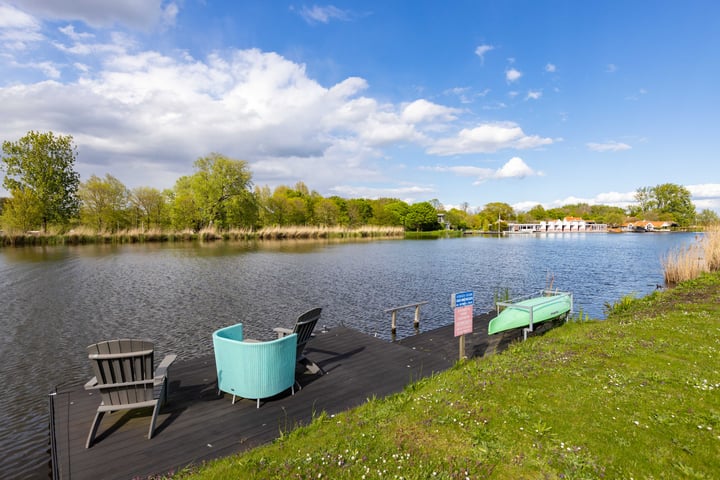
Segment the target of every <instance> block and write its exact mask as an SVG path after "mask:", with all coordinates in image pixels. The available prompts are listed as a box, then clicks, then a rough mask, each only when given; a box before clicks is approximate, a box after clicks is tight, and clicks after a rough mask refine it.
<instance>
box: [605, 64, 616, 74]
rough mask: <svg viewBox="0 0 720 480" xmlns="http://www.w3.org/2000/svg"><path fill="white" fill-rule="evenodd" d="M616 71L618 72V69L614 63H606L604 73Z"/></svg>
mask: <svg viewBox="0 0 720 480" xmlns="http://www.w3.org/2000/svg"><path fill="white" fill-rule="evenodd" d="M617 70H618V67H617V65H615V64H614V63H608V64H607V66H606V67H605V71H606V72H607V73H615V72H617Z"/></svg>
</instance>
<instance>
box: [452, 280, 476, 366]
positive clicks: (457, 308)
mask: <svg viewBox="0 0 720 480" xmlns="http://www.w3.org/2000/svg"><path fill="white" fill-rule="evenodd" d="M474 304H475V298H474V294H473V292H460V293H453V294H452V296H451V297H450V305H451V306H452V308H453V309H454V314H455V336H456V337H460V360H462V359H464V358H465V334H466V333H472V331H473V305H474Z"/></svg>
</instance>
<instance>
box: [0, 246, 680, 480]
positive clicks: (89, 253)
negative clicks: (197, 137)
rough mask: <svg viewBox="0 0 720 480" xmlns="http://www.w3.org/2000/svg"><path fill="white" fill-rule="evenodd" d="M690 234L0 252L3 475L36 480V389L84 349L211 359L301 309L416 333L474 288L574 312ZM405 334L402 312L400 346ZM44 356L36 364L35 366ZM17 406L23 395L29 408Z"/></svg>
mask: <svg viewBox="0 0 720 480" xmlns="http://www.w3.org/2000/svg"><path fill="white" fill-rule="evenodd" d="M692 238H693V237H692V235H683V234H673V235H650V234H648V235H602V234H600V235H598V234H596V235H592V234H588V235H582V234H577V235H548V236H544V237H535V236H515V237H509V238H506V237H501V238H481V237H472V238H452V239H439V240H432V241H402V240H392V239H388V240H381V241H377V240H367V241H357V239H353V240H351V241H347V240H321V241H317V240H288V241H281V242H278V241H247V242H204V243H175V244H152V243H151V244H129V245H89V246H67V247H26V248H5V249H0V306H1V307H0V308H2V315H1V316H0V328H1V329H2V331H3V335H2V336H0V354H1V355H2V359H3V361H2V362H0V378H3V379H4V380H5V382H6V385H5V392H6V393H5V394H4V395H3V396H2V397H0V412H1V413H0V415H2V416H0V451H3V452H5V455H4V456H3V457H2V458H0V471H1V472H5V473H7V472H10V476H12V477H20V478H22V477H27V478H33V477H36V476H37V475H38V472H42V474H43V475H45V474H46V473H47V466H46V463H47V452H46V448H47V447H46V443H47V438H48V437H47V435H48V433H47V400H46V397H45V395H46V393H47V392H50V391H51V390H52V389H53V387H54V386H55V385H58V384H69V383H73V384H78V383H82V382H84V381H85V380H87V378H89V376H90V369H89V365H88V364H87V359H86V358H85V356H84V354H83V352H84V348H85V346H86V345H89V344H91V343H94V342H97V341H99V340H103V339H108V338H115V337H145V338H150V339H152V340H154V341H155V342H156V344H157V346H158V356H162V355H164V354H165V353H168V352H174V353H177V354H178V355H179V357H180V358H181V359H187V358H192V357H195V356H201V355H207V354H211V352H212V341H211V333H212V331H213V330H215V329H217V328H220V327H223V326H226V325H230V324H233V323H236V322H242V323H244V324H245V328H246V332H247V335H248V336H252V337H255V338H259V339H269V338H272V327H275V326H285V327H289V326H292V324H293V322H294V319H295V317H296V316H297V315H298V314H299V313H301V312H303V311H305V310H308V309H309V308H312V307H315V306H321V307H323V316H322V319H321V323H322V324H325V325H327V326H329V327H333V326H337V325H347V326H350V327H353V328H356V329H358V330H361V331H363V332H366V333H368V334H372V335H377V336H379V337H382V338H386V339H389V338H390V316H389V314H385V313H384V310H385V309H387V308H390V307H395V306H399V305H405V304H408V303H413V302H419V301H428V302H429V304H428V305H425V306H423V307H422V308H421V317H422V320H421V330H427V329H430V328H434V327H436V326H441V325H445V324H448V323H450V322H451V321H452V310H451V309H450V294H451V293H453V292H459V291H466V290H470V289H471V290H473V291H474V292H475V301H476V307H475V309H476V312H479V311H486V310H490V309H491V308H492V304H493V297H494V296H495V295H496V294H497V293H498V292H504V291H505V290H507V291H509V293H510V294H519V293H525V292H528V291H533V290H539V289H540V288H543V287H545V286H546V285H547V282H548V278H553V279H554V284H553V286H554V287H555V288H558V289H560V290H567V291H572V292H573V293H574V297H575V302H576V308H581V309H582V310H583V311H585V312H586V313H589V314H590V315H591V316H594V317H602V315H603V312H602V308H603V304H604V303H606V302H613V301H615V300H617V299H619V298H620V297H622V296H623V295H625V294H628V293H636V294H639V295H641V294H645V293H648V292H650V291H653V290H654V288H655V285H656V284H658V283H660V284H662V272H661V267H660V258H661V257H662V255H664V254H665V253H666V252H667V251H669V250H670V249H671V248H673V247H674V246H676V245H679V244H680V243H683V242H687V241H690V240H692ZM412 333H413V326H412V311H411V310H408V311H407V313H406V314H403V313H401V314H400V315H399V323H398V336H400V337H402V336H405V335H410V334H412ZM38 358H42V359H47V360H48V361H44V362H42V364H43V367H42V368H38V363H37V359H38ZM28 399H32V400H30V401H28Z"/></svg>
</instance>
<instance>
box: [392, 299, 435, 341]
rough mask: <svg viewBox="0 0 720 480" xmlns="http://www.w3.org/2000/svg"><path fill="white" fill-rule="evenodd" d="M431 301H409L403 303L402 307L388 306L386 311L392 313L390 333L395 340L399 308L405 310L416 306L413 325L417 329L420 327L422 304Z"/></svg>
mask: <svg viewBox="0 0 720 480" xmlns="http://www.w3.org/2000/svg"><path fill="white" fill-rule="evenodd" d="M428 303H430V302H427V301H425V302H416V303H409V304H407V305H402V306H400V307H393V308H386V309H385V313H392V317H391V323H390V333H391V335H392V339H393V340H395V334H396V333H397V312H398V310H403V309H405V308H410V307H415V319H414V320H413V327H414V328H415V331H417V330H419V329H420V305H426V304H428Z"/></svg>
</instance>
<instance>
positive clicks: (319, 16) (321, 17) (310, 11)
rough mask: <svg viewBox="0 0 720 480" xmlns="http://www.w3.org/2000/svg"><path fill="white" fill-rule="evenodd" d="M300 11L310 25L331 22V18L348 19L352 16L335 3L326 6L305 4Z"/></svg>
mask: <svg viewBox="0 0 720 480" xmlns="http://www.w3.org/2000/svg"><path fill="white" fill-rule="evenodd" d="M298 13H299V14H300V16H301V17H302V18H303V19H304V20H305V21H306V22H307V23H309V24H310V25H314V24H316V23H330V21H331V20H342V21H347V20H349V19H350V17H351V15H350V12H349V11H346V10H341V9H339V8H337V7H335V6H333V5H326V6H324V7H319V6H317V5H313V6H312V7H311V8H308V7H306V6H303V7H302V8H301V9H300V11H299V12H298Z"/></svg>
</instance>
